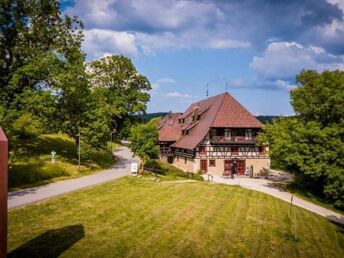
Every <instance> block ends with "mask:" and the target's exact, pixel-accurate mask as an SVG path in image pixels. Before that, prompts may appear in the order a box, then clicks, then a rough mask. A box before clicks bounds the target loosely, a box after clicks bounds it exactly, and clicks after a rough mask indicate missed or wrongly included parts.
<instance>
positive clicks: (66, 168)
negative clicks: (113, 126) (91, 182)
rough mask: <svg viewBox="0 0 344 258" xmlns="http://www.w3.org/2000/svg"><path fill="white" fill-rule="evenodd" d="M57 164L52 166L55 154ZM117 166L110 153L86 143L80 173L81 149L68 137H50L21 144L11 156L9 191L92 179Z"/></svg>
mask: <svg viewBox="0 0 344 258" xmlns="http://www.w3.org/2000/svg"><path fill="white" fill-rule="evenodd" d="M53 150H54V151H55V152H56V156H55V160H56V163H55V164H52V163H51V154H50V153H51V151H53ZM112 164H114V160H113V159H112V156H111V153H110V150H105V149H93V148H91V147H90V146H88V145H87V144H85V143H84V142H82V148H81V167H80V171H79V170H78V156H77V147H76V144H75V142H74V140H73V139H72V138H70V137H68V136H67V135H65V134H46V135H41V136H38V137H36V138H33V139H27V140H20V141H19V142H18V143H17V144H16V145H15V148H12V150H11V152H10V164H9V166H10V169H9V187H10V189H11V190H17V189H20V188H25V187H32V186H37V185H40V184H44V183H48V182H52V181H56V180H61V179H65V178H73V177H79V176H83V175H88V174H91V173H94V172H96V171H99V170H101V169H104V168H107V167H109V166H111V165H112Z"/></svg>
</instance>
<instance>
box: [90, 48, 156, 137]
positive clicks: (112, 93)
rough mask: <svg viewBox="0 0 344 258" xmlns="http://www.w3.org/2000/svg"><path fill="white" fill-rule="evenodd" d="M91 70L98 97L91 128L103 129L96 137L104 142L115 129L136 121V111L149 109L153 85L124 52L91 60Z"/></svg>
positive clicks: (94, 99)
mask: <svg viewBox="0 0 344 258" xmlns="http://www.w3.org/2000/svg"><path fill="white" fill-rule="evenodd" d="M87 71H88V74H89V76H90V83H91V87H92V95H93V96H94V97H93V108H92V110H93V111H91V112H90V117H92V118H94V119H93V120H92V121H93V122H92V123H91V124H92V125H91V126H90V127H95V128H102V130H101V131H98V132H97V133H95V134H93V135H92V138H93V140H94V141H95V140H98V141H104V139H106V137H107V136H108V134H109V133H110V132H111V131H113V130H114V129H117V130H118V129H119V127H122V126H121V125H122V124H125V123H126V121H132V119H131V117H132V116H133V115H134V114H138V113H142V112H144V111H145V110H146V105H147V102H148V100H149V98H150V96H149V94H148V90H150V89H151V85H150V83H149V81H148V79H147V78H146V77H145V76H143V75H141V74H139V73H138V72H137V70H136V68H135V66H134V65H133V63H132V62H131V60H130V59H129V58H127V57H124V56H122V55H116V56H107V57H104V58H101V59H99V60H96V61H93V62H90V63H89V64H88V66H87ZM89 135H90V134H89Z"/></svg>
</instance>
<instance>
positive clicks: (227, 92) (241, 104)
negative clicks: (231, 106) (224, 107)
mask: <svg viewBox="0 0 344 258" xmlns="http://www.w3.org/2000/svg"><path fill="white" fill-rule="evenodd" d="M226 93H227V94H228V96H229V97H231V98H232V99H233V100H234V101H235V102H236V103H237V104H238V105H239V106H240V107H241V108H243V109H244V110H245V111H246V112H247V113H248V114H249V115H250V116H251V117H253V118H254V119H256V120H257V121H258V122H259V123H261V122H260V121H259V120H258V119H257V118H256V117H255V116H254V115H252V113H251V112H250V111H248V110H247V108H245V107H244V106H243V105H242V104H241V103H240V102H239V101H237V100H236V98H234V97H233V96H232V95H231V94H229V93H228V92H226Z"/></svg>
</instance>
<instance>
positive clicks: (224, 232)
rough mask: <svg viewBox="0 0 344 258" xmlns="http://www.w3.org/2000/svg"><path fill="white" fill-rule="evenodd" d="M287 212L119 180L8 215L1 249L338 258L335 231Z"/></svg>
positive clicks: (249, 195)
mask: <svg viewBox="0 0 344 258" xmlns="http://www.w3.org/2000/svg"><path fill="white" fill-rule="evenodd" d="M288 213H289V204H288V203H286V202H283V201H280V200H278V199H276V198H273V197H271V196H268V195H265V194H262V193H259V192H256V191H250V190H246V189H243V188H240V187H237V186H228V185H221V184H210V183H206V182H192V183H178V182H171V181H162V182H153V181H148V180H144V179H141V180H140V179H137V178H132V177H127V178H122V179H120V180H116V181H113V182H109V183H107V184H103V185H100V186H96V187H93V188H89V189H86V190H81V191H77V192H74V193H71V194H68V195H64V196H61V197H58V198H55V199H52V200H48V201H45V202H42V203H40V204H37V205H30V206H27V207H24V208H20V209H17V210H13V211H10V212H9V243H8V244H9V250H11V251H13V250H15V249H16V250H15V251H14V253H15V254H20V252H24V253H26V254H31V256H32V257H34V256H35V252H37V253H36V255H37V254H39V255H40V256H43V255H45V254H47V252H49V255H59V254H62V257H89V256H96V257H124V256H131V257H151V256H159V257H168V256H170V257H171V256H178V257H195V256H197V257H212V256H216V257H248V256H252V257H344V230H343V228H341V227H338V226H336V225H334V224H333V223H331V222H329V221H328V220H326V219H325V218H323V217H320V216H318V215H315V214H313V213H310V212H308V211H306V210H303V209H301V208H298V207H293V209H292V211H291V213H290V215H289V216H288ZM289 218H291V220H290V219H289ZM43 221H44V223H42V222H43ZM53 229H54V230H53ZM52 230H53V231H52ZM25 243H26V244H25ZM24 244H25V245H24ZM20 246H21V247H20ZM38 249H39V250H38Z"/></svg>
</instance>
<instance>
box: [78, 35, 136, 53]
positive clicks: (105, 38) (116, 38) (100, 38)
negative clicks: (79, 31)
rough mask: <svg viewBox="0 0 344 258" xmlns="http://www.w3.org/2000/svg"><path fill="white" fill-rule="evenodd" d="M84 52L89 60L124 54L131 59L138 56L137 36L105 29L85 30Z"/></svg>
mask: <svg viewBox="0 0 344 258" xmlns="http://www.w3.org/2000/svg"><path fill="white" fill-rule="evenodd" d="M84 33H85V41H84V43H83V50H84V51H85V52H86V53H87V54H88V59H96V58H99V57H102V56H106V55H111V54H124V55H127V56H130V57H136V56H137V55H138V49H137V46H136V44H135V35H133V34H131V33H128V32H117V31H111V30H104V29H91V30H85V31H84Z"/></svg>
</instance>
